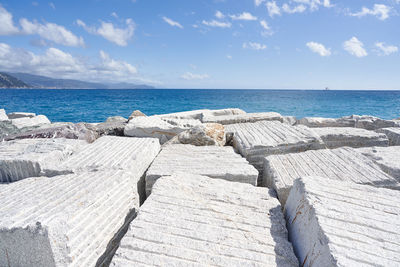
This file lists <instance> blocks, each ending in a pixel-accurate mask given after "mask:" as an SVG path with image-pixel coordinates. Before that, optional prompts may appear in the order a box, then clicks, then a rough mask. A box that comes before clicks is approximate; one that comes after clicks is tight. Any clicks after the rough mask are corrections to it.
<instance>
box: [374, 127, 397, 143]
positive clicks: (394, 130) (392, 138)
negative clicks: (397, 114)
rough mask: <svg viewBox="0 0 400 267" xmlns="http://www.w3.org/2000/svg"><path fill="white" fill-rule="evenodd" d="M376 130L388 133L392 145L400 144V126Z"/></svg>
mask: <svg viewBox="0 0 400 267" xmlns="http://www.w3.org/2000/svg"><path fill="white" fill-rule="evenodd" d="M376 132H378V133H384V134H386V136H387V137H388V139H389V145H390V146H400V127H390V128H382V129H378V130H376Z"/></svg>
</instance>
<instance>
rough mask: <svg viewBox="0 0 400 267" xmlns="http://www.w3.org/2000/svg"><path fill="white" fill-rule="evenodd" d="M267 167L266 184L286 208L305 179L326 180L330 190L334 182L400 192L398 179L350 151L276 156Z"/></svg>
mask: <svg viewBox="0 0 400 267" xmlns="http://www.w3.org/2000/svg"><path fill="white" fill-rule="evenodd" d="M264 164H265V165H264V175H263V184H264V185H266V186H268V187H269V188H273V189H275V190H276V191H277V193H278V197H279V200H280V201H281V203H282V205H284V204H285V202H286V199H287V197H288V194H289V192H290V189H291V188H292V185H293V181H294V180H295V179H297V178H299V177H302V176H322V177H326V184H327V186H329V184H330V180H343V181H352V182H354V183H358V184H368V185H373V186H377V187H387V188H392V189H397V190H400V184H399V182H398V181H396V179H394V178H393V177H391V176H390V175H387V174H386V173H384V172H383V171H382V170H381V169H380V168H379V166H377V165H376V164H375V163H374V162H373V161H372V160H370V159H368V158H367V157H365V156H363V155H362V154H361V153H359V152H357V150H355V149H354V148H350V147H346V148H337V149H332V150H329V149H321V150H315V151H313V150H310V151H306V152H302V153H292V154H286V155H273V156H269V157H266V158H265V163H264Z"/></svg>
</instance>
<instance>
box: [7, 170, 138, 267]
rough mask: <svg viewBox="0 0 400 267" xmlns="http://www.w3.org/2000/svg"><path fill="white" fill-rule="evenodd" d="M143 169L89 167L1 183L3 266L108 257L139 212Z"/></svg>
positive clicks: (75, 262)
mask: <svg viewBox="0 0 400 267" xmlns="http://www.w3.org/2000/svg"><path fill="white" fill-rule="evenodd" d="M141 174H142V173H139V172H137V173H131V172H123V171H109V172H91V173H82V174H69V175H60V176H55V177H51V178H47V177H37V178H28V179H24V180H21V181H18V182H15V183H11V184H2V185H0V202H1V203H2V205H1V206H0V251H1V252H2V256H1V257H0V266H96V263H101V262H102V261H103V260H106V259H107V258H109V257H110V254H112V253H113V252H114V251H115V249H116V245H117V244H118V241H119V239H120V238H121V234H122V232H124V230H126V228H127V224H128V223H129V222H130V221H131V220H132V218H133V217H134V216H135V213H136V211H137V208H138V206H139V196H138V192H137V190H136V183H137V181H138V180H139V177H140V175H141ZM5 255H6V256H5Z"/></svg>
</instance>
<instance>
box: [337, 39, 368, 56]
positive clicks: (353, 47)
mask: <svg viewBox="0 0 400 267" xmlns="http://www.w3.org/2000/svg"><path fill="white" fill-rule="evenodd" d="M343 48H344V50H346V51H347V52H349V53H350V54H351V55H353V56H356V57H365V56H367V55H368V53H367V51H366V50H365V49H364V44H363V43H362V42H361V41H359V40H358V39H357V38H356V37H352V38H351V39H350V40H347V41H345V42H344V43H343Z"/></svg>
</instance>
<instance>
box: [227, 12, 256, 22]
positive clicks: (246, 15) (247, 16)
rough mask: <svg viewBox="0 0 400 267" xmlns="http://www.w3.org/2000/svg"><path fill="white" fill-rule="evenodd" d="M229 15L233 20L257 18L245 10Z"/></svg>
mask: <svg viewBox="0 0 400 267" xmlns="http://www.w3.org/2000/svg"><path fill="white" fill-rule="evenodd" d="M229 17H231V19H233V20H257V17H255V16H253V15H252V14H250V13H249V12H243V13H242V14H239V15H230V16H229Z"/></svg>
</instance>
